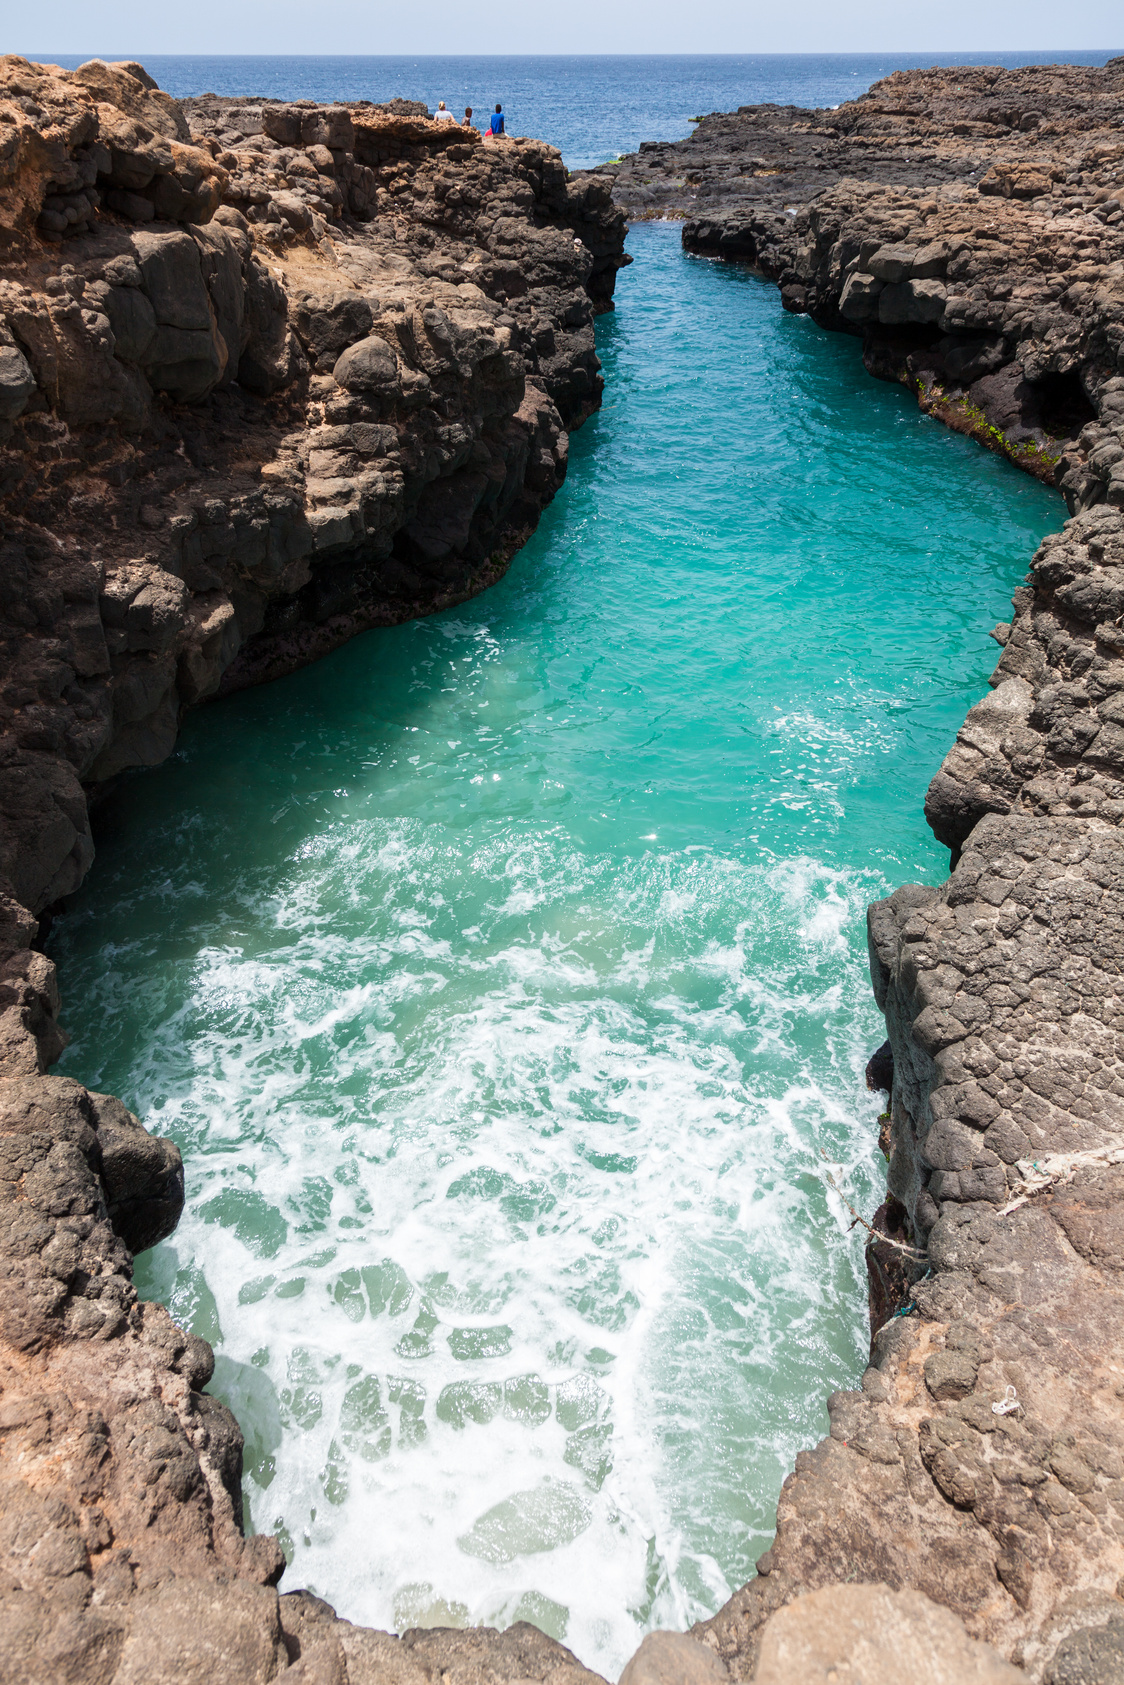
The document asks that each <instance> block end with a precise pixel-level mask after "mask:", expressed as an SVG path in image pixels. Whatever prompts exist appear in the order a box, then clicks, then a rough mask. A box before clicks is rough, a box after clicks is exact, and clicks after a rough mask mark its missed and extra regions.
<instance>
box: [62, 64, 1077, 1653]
mask: <svg viewBox="0 0 1124 1685" xmlns="http://www.w3.org/2000/svg"><path fill="white" fill-rule="evenodd" d="M212 80H213V78H212ZM630 250H631V251H632V252H633V255H634V257H635V259H636V261H635V263H634V264H633V265H632V267H631V268H629V269H627V270H625V271H624V272H623V274H622V276H621V279H620V285H619V292H618V309H617V311H616V313H615V314H614V315H611V316H607V317H603V318H602V319H601V320H600V322H599V323H598V329H597V332H598V344H599V348H600V353H601V356H602V358H603V360H604V365H605V377H606V402H605V407H604V408H603V410H602V411H601V412H600V413H599V414H598V415H597V416H595V417H594V418H593V419H592V420H591V421H590V422H589V423H587V425H586V426H585V428H583V429H582V431H581V432H580V433H578V434H577V435H575V437H574V439H573V440H572V444H571V466H570V474H569V478H568V480H567V482H566V485H565V486H564V488H563V490H562V492H561V494H560V495H559V497H558V498H557V500H556V501H555V503H554V504H553V505H552V506H551V508H550V509H549V510H547V512H546V514H545V516H544V518H543V521H542V524H541V526H540V528H539V530H538V532H537V533H536V534H535V536H534V538H533V539H532V540H531V542H530V543H529V544H528V545H527V546H526V548H525V549H524V550H523V551H522V552H521V553H520V554H519V556H517V558H516V559H515V561H514V563H513V565H512V567H511V570H510V572H509V573H508V574H507V576H506V577H505V578H504V579H503V580H502V581H501V582H500V583H499V584H498V585H497V586H495V587H494V588H493V589H492V590H490V591H489V592H487V593H486V594H485V595H483V596H481V597H479V598H477V599H476V600H474V601H473V602H470V603H466V604H464V605H462V606H461V607H459V608H457V609H455V610H451V611H449V612H447V613H444V614H441V615H436V616H434V617H433V618H431V619H428V620H423V621H417V622H414V623H412V624H409V625H404V626H400V627H397V628H394V629H391V630H385V631H377V632H372V633H368V634H366V635H365V636H363V637H360V638H357V639H355V640H354V641H353V642H352V643H351V644H350V645H348V646H347V647H346V648H344V649H341V650H339V651H338V652H336V653H335V654H334V655H333V656H331V657H329V658H328V659H327V660H325V661H323V662H320V663H318V664H317V665H315V666H313V667H311V668H309V669H307V670H306V671H304V672H301V673H298V674H294V675H293V676H292V677H291V678H288V679H286V680H283V681H281V682H279V683H277V684H274V685H271V686H268V687H264V688H262V689H259V690H255V691H251V692H249V693H246V694H244V695H241V696H238V697H235V698H232V699H230V700H228V701H225V702H222V703H219V704H216V705H213V706H211V707H209V708H206V709H204V710H202V711H200V712H199V713H197V714H195V715H193V716H191V717H190V718H189V720H188V721H187V723H186V725H185V729H184V731H183V735H182V739H181V744H180V747H179V749H178V751H177V753H176V754H175V756H174V757H173V758H172V760H171V761H169V762H168V763H167V764H166V765H165V766H164V767H162V768H160V769H158V770H156V771H154V772H151V773H147V774H145V775H143V776H140V777H136V778H134V779H131V780H129V781H128V782H127V783H125V784H124V785H123V786H122V787H121V788H120V789H119V790H118V792H117V793H116V794H115V795H114V797H113V798H112V800H111V801H110V802H109V804H108V805H107V806H106V807H105V808H104V809H103V810H102V812H101V814H100V815H99V858H98V861H97V863H96V864H95V867H94V869H93V871H92V872H91V874H90V877H89V879H88V882H87V884H86V886H85V888H84V889H83V891H82V892H81V894H80V895H79V896H78V897H76V898H75V901H74V905H73V907H72V909H71V910H70V912H69V913H68V915H67V916H66V917H65V918H62V919H60V920H59V921H58V922H57V924H56V926H55V932H54V935H53V938H52V953H53V955H54V957H55V958H56V959H57V960H58V962H59V965H60V969H61V974H62V980H63V987H64V997H65V1014H64V1018H65V1022H66V1024H67V1027H68V1028H69V1029H70V1030H71V1032H72V1033H73V1036H74V1040H73V1042H72V1044H71V1046H70V1048H69V1049H68V1051H67V1053H66V1055H65V1057H64V1060H63V1062H62V1065H61V1067H60V1068H61V1069H62V1070H65V1071H66V1072H67V1073H68V1074H71V1075H74V1076H77V1077H81V1078H82V1079H83V1080H84V1081H86V1082H88V1083H90V1084H91V1085H92V1086H95V1087H98V1088H101V1089H106V1090H109V1091H110V1092H113V1093H117V1094H120V1095H122V1096H124V1097H125V1098H126V1100H127V1101H128V1102H129V1103H130V1104H131V1105H132V1106H133V1107H135V1108H136V1110H137V1111H138V1112H140V1113H141V1115H142V1116H143V1117H144V1119H145V1121H146V1122H147V1123H148V1125H149V1127H150V1128H153V1129H154V1130H156V1131H158V1132H160V1133H166V1134H170V1135H172V1136H173V1137H174V1138H175V1140H176V1141H178V1142H179V1144H180V1146H181V1148H182V1149H183V1152H184V1158H185V1163H186V1169H187V1191H188V1200H187V1211H186V1213H185V1216H184V1219H183V1222H182V1223H181V1225H180V1227H179V1229H178V1231H177V1233H176V1234H175V1235H174V1236H173V1238H172V1239H171V1240H170V1241H169V1242H167V1243H165V1244H164V1245H162V1246H160V1247H158V1248H156V1249H155V1250H154V1251H153V1252H151V1253H149V1254H148V1255H147V1256H146V1257H144V1258H143V1259H141V1260H140V1264H139V1269H138V1283H139V1285H140V1287H141V1290H142V1292H145V1293H147V1294H148V1295H150V1296H153V1297H157V1298H159V1299H162V1300H164V1301H165V1302H167V1303H168V1304H169V1305H170V1306H171V1307H172V1309H173V1311H174V1313H175V1314H176V1315H177V1316H178V1317H180V1318H181V1319H182V1320H183V1321H184V1322H185V1323H186V1324H188V1325H190V1326H192V1327H194V1328H195V1329H196V1330H197V1331H198V1332H199V1333H201V1334H203V1335H204V1336H206V1338H208V1339H210V1340H212V1341H213V1342H214V1343H215V1346H216V1350H217V1352H218V1368H217V1372H216V1378H215V1382H214V1384H213V1390H214V1391H216V1392H217V1393H219V1394H220V1395H221V1396H222V1397H224V1398H226V1399H227V1400H228V1402H229V1403H230V1404H231V1405H232V1406H233V1407H234V1408H235V1410H236V1411H237V1413H238V1416H239V1419H240V1421H241V1423H242V1425H243V1428H244V1430H245V1432H246V1436H247V1458H246V1495H247V1500H248V1511H249V1517H250V1519H251V1522H252V1525H253V1526H255V1527H257V1528H261V1529H267V1530H276V1531H279V1532H280V1533H281V1534H282V1536H283V1537H284V1538H286V1540H287V1541H288V1545H289V1548H290V1550H291V1552H292V1554H293V1568H292V1571H291V1575H290V1579H289V1581H288V1583H291V1584H293V1585H302V1584H311V1585H312V1586H314V1587H315V1589H316V1590H317V1591H318V1592H320V1593H321V1595H323V1596H325V1597H327V1598H329V1599H330V1600H331V1601H332V1602H333V1603H335V1604H336V1605H337V1607H338V1608H339V1609H340V1611H341V1613H343V1614H345V1615H347V1616H349V1617H351V1618H353V1619H357V1620H364V1621H368V1622H372V1623H374V1624H375V1625H380V1626H390V1627H395V1628H402V1627H405V1626H411V1625H418V1624H448V1623H450V1622H451V1623H454V1624H459V1623H465V1622H491V1623H497V1622H498V1623H499V1624H506V1623H507V1622H510V1621H513V1620H516V1619H521V1618H522V1619H529V1620H532V1621H535V1622H537V1623H538V1624H539V1625H540V1626H542V1627H543V1628H544V1629H545V1630H547V1631H549V1632H552V1633H554V1634H555V1635H557V1636H559V1637H565V1639H566V1642H567V1643H568V1644H570V1645H571V1646H572V1647H573V1649H574V1650H575V1651H576V1652H577V1654H578V1655H579V1656H580V1657H581V1658H582V1659H583V1661H585V1662H587V1663H588V1664H590V1665H591V1666H595V1667H597V1668H598V1669H599V1670H601V1671H602V1672H604V1673H606V1674H607V1675H608V1676H609V1677H615V1676H616V1671H617V1670H618V1669H619V1667H620V1665H621V1663H622V1662H623V1661H624V1659H625V1658H626V1656H627V1655H628V1654H629V1653H630V1652H631V1651H632V1650H633V1649H634V1648H635V1645H636V1643H637V1640H638V1638H639V1636H640V1634H641V1632H642V1631H643V1630H644V1629H646V1628H648V1627H652V1626H664V1627H666V1626H672V1627H685V1626H686V1625H687V1624H688V1623H689V1622H690V1621H691V1620H693V1619H694V1618H696V1617H698V1616H700V1615H702V1614H705V1613H708V1612H711V1611H713V1610H714V1609H716V1608H717V1607H718V1606H719V1604H720V1603H721V1602H722V1601H723V1600H724V1598H725V1596H726V1595H727V1594H728V1592H729V1591H730V1590H731V1589H732V1588H734V1587H736V1586H737V1585H739V1584H740V1583H742V1582H743V1581H744V1580H745V1579H746V1578H747V1577H748V1575H749V1574H750V1573H751V1571H752V1564H753V1562H754V1560H755V1558H756V1557H757V1556H758V1555H759V1554H760V1552H761V1550H762V1549H763V1548H764V1546H765V1545H766V1544H767V1542H768V1540H769V1537H770V1534H771V1529H772V1526H773V1520H774V1516H775V1506H776V1500H777V1493H778V1490H779V1487H780V1483H781V1481H782V1479H783V1478H784V1475H785V1474H786V1472H787V1471H788V1470H789V1469H790V1468H791V1467H792V1463H793V1460H794V1458H795V1456H796V1453H797V1451H798V1450H799V1449H800V1448H801V1447H802V1446H804V1445H808V1444H810V1443H812V1442H813V1441H814V1440H815V1439H816V1438H818V1437H819V1436H820V1434H822V1433H823V1432H824V1431H825V1429H826V1425H827V1421H826V1412H825V1409H824V1399H825V1396H826V1394H827V1393H828V1392H830V1391H832V1390H833V1389H834V1388H836V1387H841V1386H852V1385H854V1384H855V1383H856V1381H857V1379H858V1377H859V1376H860V1374H861V1372H862V1369H863V1367H864V1365H865V1361H866V1353H867V1327H866V1316H865V1310H864V1302H865V1274H864V1267H863V1259H862V1248H861V1237H860V1236H859V1235H858V1234H857V1233H856V1232H854V1231H853V1225H852V1223H851V1217H850V1213H849V1212H848V1211H847V1210H846V1209H845V1207H844V1206H843V1205H842V1204H841V1203H840V1202H839V1200H838V1198H837V1197H836V1196H835V1195H834V1194H833V1193H832V1192H831V1190H830V1188H829V1187H828V1186H827V1185H826V1183H825V1179H824V1172H825V1170H826V1168H827V1167H828V1165H830V1166H831V1167H833V1171H834V1174H836V1175H837V1176H839V1177H840V1178H841V1180H842V1182H843V1184H844V1185H845V1186H846V1188H847V1189H848V1192H849V1196H850V1198H851V1200H852V1202H853V1203H854V1204H855V1205H856V1206H857V1207H858V1208H859V1209H861V1210H863V1211H864V1212H866V1213H868V1214H869V1213H872V1212H873V1210H874V1208H875V1206H876V1205H877V1203H878V1201H879V1198H880V1197H881V1190H882V1188H883V1187H884V1165H883V1164H882V1161H881V1160H880V1159H879V1156H878V1153H877V1148H876V1140H877V1113H878V1110H879V1104H880V1102H879V1099H878V1098H877V1097H876V1096H872V1095H870V1094H868V1093H867V1092H866V1090H865V1087H864V1084H863V1076H862V1073H863V1066H864V1063H865V1060H866V1058H867V1056H868V1054H869V1052H870V1051H871V1049H872V1048H873V1047H874V1046H875V1045H877V1043H878V1042H879V1041H880V1040H881V1039H882V1036H883V1033H884V1030H883V1026H882V1024H881V1022H880V1019H879V1015H878V1013H877V1011H876V1009H875V1006H874V1002H873V999H872V998H871V993H870V984H869V977H868V973H867V963H866V953H865V939H864V914H865V908H866V904H867V903H868V902H869V901H870V900H872V899H874V898H875V897H877V896H879V895H882V894H885V893H886V892H887V890H888V889H890V888H892V887H893V886H894V885H896V884H898V883H901V882H904V881H907V880H910V879H914V880H916V879H923V880H927V881H930V882H937V881H940V879H941V877H942V876H943V875H944V872H945V870H946V868H947V855H946V853H945V852H944V851H943V850H942V849H940V848H939V847H938V846H937V845H936V843H935V842H934V840H933V838H932V837H931V835H930V834H929V832H928V830H927V828H926V826H925V823H924V820H923V817H922V811H921V808H922V800H923V796H924V791H925V786H926V784H927V782H928V779H929V778H930V776H931V774H932V772H933V771H934V770H935V768H936V766H937V765H938V763H939V761H940V758H941V756H942V754H943V753H944V751H945V750H946V748H947V747H948V745H949V743H950V742H951V740H952V738H953V736H954V734H955V731H956V729H957V726H958V725H959V723H960V721H961V719H962V718H963V715H964V712H965V710H966V709H967V707H968V706H969V705H970V704H971V703H972V702H973V701H974V700H975V699H976V698H977V697H978V696H979V695H981V694H982V693H983V691H984V689H985V686H986V679H987V675H988V673H989V671H990V670H991V667H992V666H993V665H994V661H995V657H996V653H997V652H996V648H995V645H994V644H993V643H991V642H990V641H989V639H988V636H987V633H988V629H989V628H990V627H991V626H992V625H993V624H994V622H995V620H996V619H997V618H1000V617H1002V616H1004V614H1005V613H1006V612H1007V605H1008V600H1009V597H1010V593H1011V590H1012V588H1013V587H1014V586H1015V585H1016V584H1017V583H1018V582H1019V580H1020V579H1021V577H1022V576H1023V574H1024V572H1025V569H1026V565H1027V561H1028V558H1029V557H1030V555H1031V553H1032V551H1033V549H1034V547H1035V544H1036V543H1037V541H1038V539H1039V538H1040V537H1041V535H1042V534H1043V533H1044V532H1046V531H1047V530H1049V529H1050V528H1051V527H1053V526H1055V525H1056V524H1057V523H1058V522H1059V521H1060V519H1061V518H1062V517H1063V513H1064V511H1063V506H1062V504H1061V500H1060V498H1059V497H1058V496H1057V495H1056V494H1054V493H1052V492H1049V491H1047V490H1045V489H1044V488H1043V487H1041V486H1040V485H1038V484H1036V483H1035V482H1034V481H1032V480H1030V479H1029V478H1026V477H1024V476H1022V475H1020V474H1019V473H1018V472H1017V471H1016V470H1015V469H1013V468H1012V467H1010V466H1009V465H1008V464H1007V463H1005V462H1002V461H1000V460H999V459H998V458H996V457H994V456H990V455H987V454H986V453H984V452H982V451H981V450H980V449H979V448H978V447H977V446H975V445H974V444H972V443H970V442H969V441H967V440H965V439H962V438H959V437H957V436H956V435H954V434H952V433H949V432H947V431H946V430H945V429H943V428H941V427H940V426H939V425H938V424H937V423H935V422H933V421H932V420H930V419H928V418H926V417H924V416H922V415H921V414H920V413H919V412H918V410H917V407H916V404H915V403H914V401H913V399H912V398H911V397H910V396H909V395H908V394H906V393H905V392H904V391H903V390H902V389H901V388H899V387H896V386H892V385H885V384H880V383H877V382H875V381H872V380H871V379H870V378H869V377H868V376H867V374H866V373H865V371H864V369H863V367H862V362H861V358H860V348H859V345H858V343H857V342H856V341H855V340H853V339H850V338H848V337H845V336H831V335H829V334H826V333H824V332H822V331H821V330H820V329H819V328H817V327H816V326H815V324H814V323H812V322H811V321H810V320H809V319H808V318H806V317H794V316H791V315H787V314H785V313H784V312H783V311H782V310H781V308H780V305H779V302H778V298H777V294H776V291H775V289H774V288H771V287H768V286H766V285H765V284H764V283H762V282H760V281H758V280H756V279H755V278H754V277H753V276H752V275H751V274H749V273H748V272H746V271H745V270H743V269H738V268H731V267H723V266H722V265H719V264H716V263H712V262H708V261H706V260H703V259H699V258H694V257H690V256H687V255H685V254H684V253H683V252H682V250H681V248H680V245H679V240H678V231H677V230H675V229H673V228H667V227H662V226H655V225H652V226H641V227H639V228H637V229H635V230H634V231H633V233H632V235H631V236H630Z"/></svg>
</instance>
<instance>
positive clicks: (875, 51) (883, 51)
mask: <svg viewBox="0 0 1124 1685" xmlns="http://www.w3.org/2000/svg"><path fill="white" fill-rule="evenodd" d="M54 50H55V51H56V52H59V51H62V56H63V57H64V58H77V57H78V56H79V54H80V53H82V52H84V51H85V48H81V47H74V48H68V49H65V50H62V49H58V48H56V49H54ZM977 52H978V53H990V52H996V53H1008V54H1010V53H1113V54H1116V55H1117V56H1122V57H1124V46H1121V47H1120V48H1119V49H1117V48H1111V47H979V48H973V47H868V48H866V49H865V50H863V51H861V52H853V51H852V52H835V51H832V50H831V49H830V48H828V49H825V50H824V51H823V52H818V53H813V52H807V51H802V52H784V51H779V50H778V51H773V52H767V53H765V52H753V53H751V52H715V53H700V52H691V53H679V52H660V53H553V52H552V53H301V52H289V53H182V52H175V53H169V52H164V51H162V50H161V49H159V48H157V49H155V50H153V51H152V52H151V53H150V54H149V55H148V56H149V57H152V58H180V59H241V58H246V59H285V58H302V59H309V58H323V59H329V58H331V59H339V58H354V59H417V58H431V59H450V58H455V59H472V58H488V59H496V58H512V59H516V58H535V59H543V58H558V59H566V58H573V59H603V58H621V59H635V58H699V59H702V58H844V59H845V58H872V57H878V56H879V55H881V56H883V57H889V56H893V57H897V58H907V57H909V56H910V55H911V54H914V53H917V54H922V55H924V56H926V57H928V56H930V55H932V54H934V53H973V54H974V53H977ZM142 55H143V49H142V50H138V49H135V48H134V49H133V51H132V53H131V54H130V57H131V58H132V59H133V60H136V59H137V58H138V57H140V56H142ZM10 56H11V57H12V58H25V59H28V60H30V62H31V63H33V64H35V63H42V62H44V60H43V58H41V57H40V55H39V54H38V53H34V52H30V51H28V52H22V53H20V52H13V53H12V54H11V55H10ZM95 56H98V57H100V56H102V55H101V54H98V55H95ZM115 62H117V63H122V62H127V61H124V60H121V59H118V60H116V61H115ZM1102 68H1103V67H1102Z"/></svg>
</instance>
